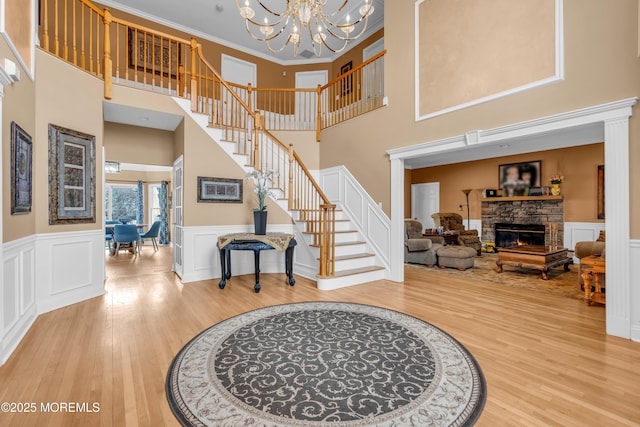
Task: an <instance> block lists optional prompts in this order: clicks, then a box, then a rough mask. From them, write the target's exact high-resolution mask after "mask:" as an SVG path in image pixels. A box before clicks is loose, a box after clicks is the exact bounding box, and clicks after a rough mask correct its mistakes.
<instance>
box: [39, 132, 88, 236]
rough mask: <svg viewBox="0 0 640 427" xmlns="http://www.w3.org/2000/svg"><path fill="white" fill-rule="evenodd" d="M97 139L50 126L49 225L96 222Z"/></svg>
mask: <svg viewBox="0 0 640 427" xmlns="http://www.w3.org/2000/svg"><path fill="white" fill-rule="evenodd" d="M95 146H96V137H95V136H93V135H89V134H86V133H83V132H78V131H75V130H71V129H66V128H63V127H61V126H56V125H53V124H49V224H51V225H55V224H77V223H94V222H96V203H95V195H96V160H95V159H96V148H95Z"/></svg>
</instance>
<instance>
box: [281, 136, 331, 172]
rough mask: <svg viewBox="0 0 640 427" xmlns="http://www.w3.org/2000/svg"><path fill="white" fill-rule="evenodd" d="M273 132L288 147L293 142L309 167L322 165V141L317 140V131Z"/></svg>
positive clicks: (294, 147)
mask: <svg viewBox="0 0 640 427" xmlns="http://www.w3.org/2000/svg"><path fill="white" fill-rule="evenodd" d="M272 134H273V136H275V137H276V138H278V139H279V140H280V142H282V143H283V144H284V145H286V146H287V147H288V146H289V144H293V149H294V150H295V151H296V153H298V156H300V158H301V159H302V161H303V162H304V164H305V166H306V167H307V169H309V170H317V169H318V168H319V167H320V143H319V142H317V141H316V133H315V131H280V132H272Z"/></svg>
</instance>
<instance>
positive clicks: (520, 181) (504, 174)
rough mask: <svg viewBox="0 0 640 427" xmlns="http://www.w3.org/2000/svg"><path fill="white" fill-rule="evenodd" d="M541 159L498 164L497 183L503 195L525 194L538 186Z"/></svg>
mask: <svg viewBox="0 0 640 427" xmlns="http://www.w3.org/2000/svg"><path fill="white" fill-rule="evenodd" d="M541 174H542V161H540V160H536V161H533V162H522V163H508V164H504V165H499V166H498V183H499V188H500V190H502V195H503V196H526V195H528V193H529V189H530V188H532V187H540V176H541Z"/></svg>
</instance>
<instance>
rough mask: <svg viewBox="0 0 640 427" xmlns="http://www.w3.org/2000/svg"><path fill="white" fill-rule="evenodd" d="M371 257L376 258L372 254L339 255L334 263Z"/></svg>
mask: <svg viewBox="0 0 640 427" xmlns="http://www.w3.org/2000/svg"><path fill="white" fill-rule="evenodd" d="M373 256H376V255H375V254H372V253H367V252H363V253H360V254H352V255H340V256H337V257H335V258H334V260H335V261H347V260H350V259H360V258H368V257H373ZM318 259H319V258H318Z"/></svg>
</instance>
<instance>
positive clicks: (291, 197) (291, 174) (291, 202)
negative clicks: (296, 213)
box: [289, 144, 293, 210]
mask: <svg viewBox="0 0 640 427" xmlns="http://www.w3.org/2000/svg"><path fill="white" fill-rule="evenodd" d="M292 209H293V144H289V210H292Z"/></svg>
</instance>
